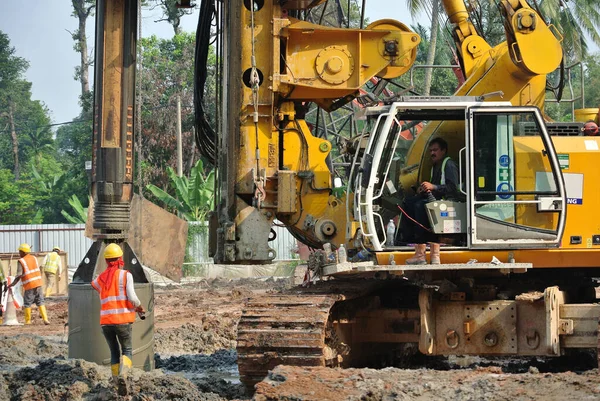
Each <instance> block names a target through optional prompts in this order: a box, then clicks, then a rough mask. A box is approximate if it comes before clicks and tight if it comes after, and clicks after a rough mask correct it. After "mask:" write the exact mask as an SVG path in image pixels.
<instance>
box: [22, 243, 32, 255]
mask: <svg viewBox="0 0 600 401" xmlns="http://www.w3.org/2000/svg"><path fill="white" fill-rule="evenodd" d="M19 251H22V252H26V253H29V252H31V247H30V246H29V244H26V243H22V244H21V245H19Z"/></svg>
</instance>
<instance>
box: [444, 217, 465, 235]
mask: <svg viewBox="0 0 600 401" xmlns="http://www.w3.org/2000/svg"><path fill="white" fill-rule="evenodd" d="M460 229H461V226H460V220H444V233H450V234H460Z"/></svg>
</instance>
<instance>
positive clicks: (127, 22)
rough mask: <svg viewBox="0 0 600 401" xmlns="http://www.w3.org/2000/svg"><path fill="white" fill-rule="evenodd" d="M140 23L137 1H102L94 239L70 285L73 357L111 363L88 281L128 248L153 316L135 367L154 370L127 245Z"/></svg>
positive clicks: (148, 291) (141, 330)
mask: <svg viewBox="0 0 600 401" xmlns="http://www.w3.org/2000/svg"><path fill="white" fill-rule="evenodd" d="M137 23H138V2H137V1H127V0H98V1H97V3H96V45H95V51H96V57H95V76H94V109H93V113H94V123H93V138H92V141H93V146H92V187H91V193H92V197H93V209H94V213H93V228H94V234H93V235H94V240H95V242H94V244H93V245H92V246H91V248H90V249H89V250H88V252H87V254H86V256H85V258H84V260H83V261H82V262H81V263H80V264H79V266H78V268H77V270H76V272H75V274H74V276H73V282H72V283H71V284H70V285H69V357H70V358H82V359H86V360H89V361H92V362H96V363H99V364H103V363H107V361H110V358H107V355H110V354H109V353H108V347H107V346H106V343H105V341H104V340H103V339H102V335H101V330H100V326H99V315H100V305H99V299H98V296H97V294H96V292H95V290H94V289H93V288H92V287H91V285H90V283H91V281H92V280H93V278H94V277H95V276H97V275H98V274H100V273H101V272H102V271H104V270H105V269H106V263H105V260H104V258H103V257H102V255H103V253H104V249H105V248H106V245H107V244H109V243H117V244H119V245H120V246H121V248H122V249H123V261H124V262H125V266H124V267H123V268H124V269H126V270H128V271H129V272H131V274H132V276H133V279H134V282H135V287H136V293H137V295H138V297H139V298H140V300H141V302H142V304H143V305H144V308H145V309H146V310H147V311H148V314H147V316H145V317H144V323H136V324H134V327H133V337H134V340H135V342H136V343H138V344H140V343H141V344H143V346H142V347H140V348H138V349H137V350H136V351H135V352H134V355H133V363H134V366H136V367H138V368H143V369H145V370H150V369H153V367H154V351H153V346H152V345H153V341H154V340H153V332H154V331H153V330H154V319H153V313H152V312H153V307H152V305H153V297H154V294H153V287H152V284H151V283H148V279H147V278H146V275H145V273H144V271H143V268H142V264H141V262H140V261H139V259H138V258H137V256H136V255H135V253H134V251H133V249H132V248H131V246H129V244H128V242H127V238H128V231H129V227H130V212H131V201H132V197H133V156H134V154H133V152H134V121H135V72H136V54H137V47H136V46H137V26H138V25H137ZM90 208H92V205H90ZM140 318H142V316H140ZM90 344H95V345H94V346H93V347H91V346H90Z"/></svg>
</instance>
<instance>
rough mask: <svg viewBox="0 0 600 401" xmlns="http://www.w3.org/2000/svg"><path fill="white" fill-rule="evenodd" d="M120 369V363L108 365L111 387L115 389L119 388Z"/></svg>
mask: <svg viewBox="0 0 600 401" xmlns="http://www.w3.org/2000/svg"><path fill="white" fill-rule="evenodd" d="M120 367H121V364H120V363H113V364H112V365H110V373H111V375H112V378H111V379H112V385H113V386H114V387H115V389H116V388H118V387H119V368H120Z"/></svg>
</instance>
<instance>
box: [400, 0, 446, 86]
mask: <svg viewBox="0 0 600 401" xmlns="http://www.w3.org/2000/svg"><path fill="white" fill-rule="evenodd" d="M406 5H407V6H408V11H409V12H410V16H411V17H412V18H415V17H416V16H417V15H418V14H419V13H421V12H422V11H425V10H428V9H429V7H431V26H430V29H429V32H430V37H429V48H428V49H427V59H426V60H425V64H426V65H433V64H434V61H435V52H436V50H437V39H438V34H439V31H440V22H439V13H440V7H441V4H440V0H406ZM432 76H433V69H431V68H427V69H426V70H425V80H424V82H423V90H422V91H421V93H422V94H423V95H425V96H429V93H430V91H431V79H432Z"/></svg>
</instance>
